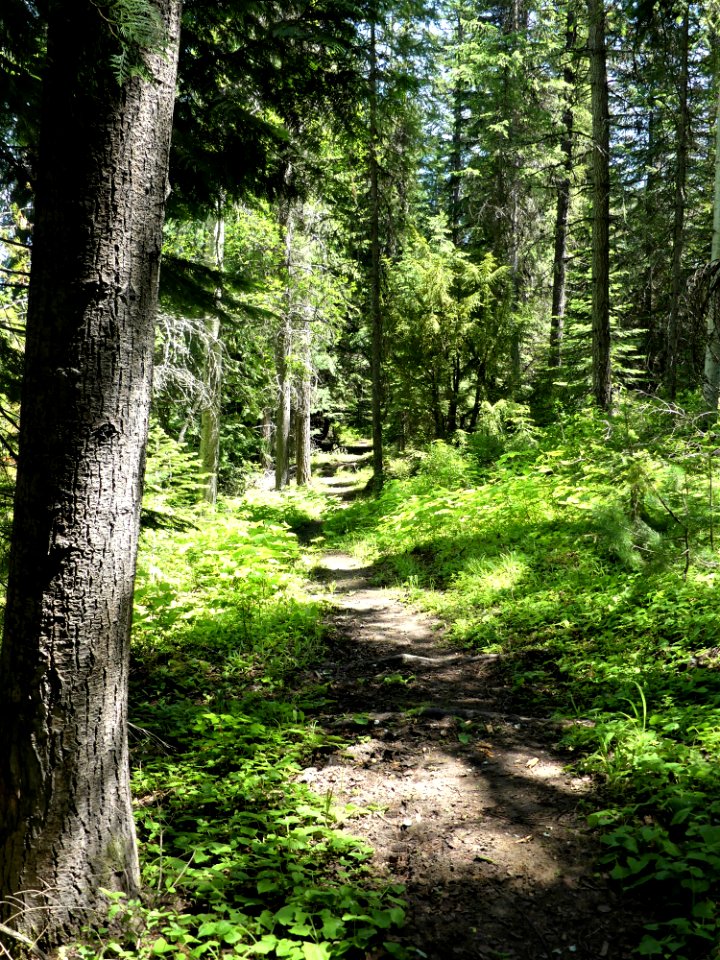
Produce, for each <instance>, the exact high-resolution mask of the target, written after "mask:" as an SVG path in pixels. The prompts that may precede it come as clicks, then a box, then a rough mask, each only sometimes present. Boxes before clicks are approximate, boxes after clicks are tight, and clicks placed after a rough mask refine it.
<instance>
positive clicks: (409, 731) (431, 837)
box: [301, 553, 642, 960]
mask: <svg viewBox="0 0 720 960" xmlns="http://www.w3.org/2000/svg"><path fill="white" fill-rule="evenodd" d="M370 574H371V571H370V570H368V569H363V567H362V565H361V563H360V562H359V561H357V560H355V559H353V558H352V557H349V556H347V555H345V554H340V553H333V554H329V555H327V556H325V557H324V558H323V560H322V563H321V567H320V569H319V571H318V580H319V581H320V582H322V584H323V587H322V588H321V589H323V590H324V591H325V592H326V593H328V592H329V595H330V597H331V600H332V604H333V607H332V612H331V614H330V617H329V623H330V626H331V628H332V634H333V659H332V661H331V662H330V661H329V662H328V663H326V664H325V665H324V677H325V679H326V680H328V682H329V688H330V695H331V696H332V697H333V699H334V701H335V703H336V712H335V713H334V714H333V715H332V716H328V717H326V718H324V723H326V724H327V725H328V726H329V727H331V728H332V729H333V730H334V731H335V732H338V730H340V731H341V732H342V733H343V735H344V736H345V737H346V738H347V739H348V740H349V742H350V745H349V746H348V747H347V748H346V749H343V750H342V751H339V752H337V753H335V754H331V755H330V756H327V757H324V758H323V760H322V761H319V762H318V765H317V766H313V767H310V768H308V769H306V770H305V771H304V772H303V773H302V777H301V779H302V780H303V781H305V782H306V783H308V784H309V785H310V786H311V787H312V788H313V789H314V790H315V791H317V792H318V793H320V794H322V795H325V794H327V795H331V796H332V799H333V802H334V804H335V805H336V806H337V808H338V809H343V808H344V807H345V805H346V804H352V805H354V806H355V807H356V808H359V809H360V811H361V812H359V813H352V812H351V813H350V814H349V815H347V816H346V818H345V822H344V829H346V830H347V831H348V832H350V833H352V834H353V835H355V836H361V837H364V838H366V839H367V840H368V841H369V842H370V844H371V845H372V846H373V847H374V849H375V868H376V870H377V871H378V872H379V873H380V875H381V876H385V877H387V878H388V879H389V880H392V881H393V882H401V883H404V884H406V888H407V893H406V897H407V901H408V904H409V911H408V922H407V926H406V928H405V930H404V931H403V935H402V937H401V938H400V939H401V940H402V942H403V943H404V944H406V945H407V946H411V947H414V948H416V949H417V950H418V951H419V956H421V957H422V956H425V957H428V958H431V960H435V958H438V960H440V958H442V960H447V958H449V957H452V958H457V960H470V958H472V960H500V958H506V960H530V958H532V960H539V958H548V960H554V958H555V957H567V958H571V957H574V958H591V957H592V958H608V960H625V958H628V957H632V956H633V955H634V951H633V944H636V943H637V942H638V940H639V936H640V928H641V925H642V921H641V920H640V919H639V918H638V908H637V905H636V904H635V905H633V904H631V903H629V902H628V900H627V898H622V900H621V899H620V896H619V892H618V891H617V890H615V889H613V888H612V887H611V886H610V885H609V884H608V882H607V880H606V879H605V877H604V876H603V874H602V873H600V872H598V869H597V867H596V865H595V864H596V861H597V854H598V849H597V845H596V841H595V838H594V837H593V835H592V834H591V833H590V831H589V830H588V828H587V827H586V825H585V820H584V816H583V814H582V811H581V810H580V809H579V808H580V806H581V805H582V803H583V801H584V800H586V799H587V797H588V796H589V794H590V793H591V791H592V789H593V785H592V783H591V782H590V781H589V780H588V779H587V778H584V777H578V776H575V775H573V774H572V773H570V772H568V770H567V768H566V767H567V757H564V756H563V755H562V752H561V751H560V749H559V748H558V747H557V745H556V741H557V740H558V738H559V734H560V731H559V729H558V727H557V726H556V725H555V724H553V723H552V722H551V721H549V720H543V719H542V718H530V717H525V716H518V715H516V714H513V712H512V708H511V702H510V695H509V691H508V690H507V688H506V686H505V685H504V683H503V679H502V675H501V666H502V664H501V662H500V661H499V658H498V657H493V656H472V655H467V654H465V653H464V652H461V653H458V652H457V651H453V650H452V649H451V648H450V647H448V645H447V644H445V643H444V642H443V638H442V630H441V629H440V627H439V624H437V623H436V622H434V621H433V620H432V619H430V618H429V617H427V616H424V615H423V614H420V613H417V612H414V611H413V610H412V609H411V608H409V607H408V606H407V605H406V604H404V603H402V602H401V598H400V597H399V595H398V594H397V593H395V592H393V591H390V590H387V589H380V588H377V587H374V586H372V584H371V582H370ZM330 585H332V589H330V590H329V587H330ZM337 711H342V715H340V716H338V712H337ZM320 763H322V764H324V765H320ZM377 956H379V955H373V960H375V958H376V957H377Z"/></svg>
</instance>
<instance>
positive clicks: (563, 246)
mask: <svg viewBox="0 0 720 960" xmlns="http://www.w3.org/2000/svg"><path fill="white" fill-rule="evenodd" d="M573 4H574V0H567V10H566V13H565V18H566V19H565V56H566V62H565V66H564V68H563V100H564V101H565V102H564V106H563V111H562V117H561V124H562V134H561V138H560V149H561V152H562V173H561V175H560V179H559V180H558V184H557V200H556V207H555V243H554V251H553V287H552V306H551V308H550V366H551V367H559V366H560V364H561V362H562V347H563V336H564V332H565V308H566V301H567V293H566V286H567V283H566V281H567V241H568V219H569V215H570V184H571V177H572V172H573V134H574V126H575V115H574V111H573V104H572V97H573V94H574V90H575V82H576V70H575V65H574V63H573V55H574V51H575V44H576V42H577V18H576V16H575V9H574V6H573Z"/></svg>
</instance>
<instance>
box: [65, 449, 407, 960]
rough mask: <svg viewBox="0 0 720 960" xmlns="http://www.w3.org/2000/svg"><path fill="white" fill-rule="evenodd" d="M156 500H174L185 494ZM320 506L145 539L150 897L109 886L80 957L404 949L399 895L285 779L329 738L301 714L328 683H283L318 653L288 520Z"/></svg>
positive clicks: (142, 778)
mask: <svg viewBox="0 0 720 960" xmlns="http://www.w3.org/2000/svg"><path fill="white" fill-rule="evenodd" d="M154 443H155V455H154V457H153V458H152V460H151V463H154V464H155V466H154V471H153V475H154V477H155V478H156V479H155V481H154V482H156V483H158V485H159V486H160V484H159V478H160V476H161V470H160V468H159V464H165V465H167V464H170V466H171V467H173V468H174V466H175V465H178V464H180V465H182V464H183V463H184V462H185V461H184V460H183V457H184V456H185V455H183V454H181V453H179V452H178V450H177V448H176V447H174V446H170V447H169V446H168V443H167V441H166V440H163V439H162V438H159V437H158V435H157V433H155V434H154ZM168 451H169V452H168ZM165 479H166V480H169V481H171V482H172V483H173V484H174V483H176V476H175V475H174V474H173V475H170V474H166V475H165ZM166 496H167V498H168V502H169V503H171V504H172V505H173V507H175V508H176V507H177V503H176V501H177V500H180V501H182V498H183V495H182V494H176V495H175V496H171V495H170V494H169V493H166ZM314 509H315V503H314V500H313V498H312V497H309V498H307V505H306V506H304V504H303V501H302V499H301V497H300V495H297V496H296V497H294V498H289V499H288V500H285V501H281V499H280V498H279V497H277V496H273V495H271V496H269V497H268V498H267V500H264V499H263V498H262V497H260V496H259V495H258V496H256V497H255V498H253V499H252V500H245V501H241V502H234V503H225V504H221V505H220V508H219V511H218V513H217V514H215V515H212V517H209V516H207V515H203V514H201V513H196V514H195V520H196V526H195V527H194V528H193V529H192V530H191V531H177V530H169V529H150V530H146V531H145V532H144V534H143V541H142V549H141V557H140V566H139V576H138V585H137V592H136V615H135V623H134V630H133V650H132V685H131V686H132V692H131V705H130V715H131V720H132V724H131V734H132V741H131V746H132V761H133V768H134V773H133V784H134V791H135V797H136V806H137V827H138V835H139V839H140V843H141V858H142V863H143V882H144V887H145V890H146V891H147V893H148V896H147V897H146V899H145V901H144V902H143V903H142V904H141V903H139V902H135V901H127V900H125V899H124V898H123V897H120V896H118V895H114V894H110V895H109V897H110V900H111V907H110V913H109V922H108V923H107V925H106V926H104V927H101V928H99V929H97V928H94V929H93V930H91V931H88V940H87V942H86V943H85V944H84V945H83V946H78V947H76V948H74V955H77V956H79V957H82V958H83V960H99V958H100V957H113V956H114V957H118V956H119V957H125V958H128V960H129V958H152V957H158V956H166V955H167V956H172V957H173V958H180V957H185V958H188V957H191V958H198V960H199V958H203V957H221V956H223V957H229V956H237V957H254V956H268V957H289V958H294V960H335V958H340V957H345V956H348V957H352V956H360V955H364V954H365V953H366V952H367V951H368V950H375V949H378V948H380V947H381V946H382V945H383V944H384V947H383V949H385V950H386V952H388V953H391V954H392V955H395V956H403V955H404V953H403V950H402V949H401V948H400V947H399V946H398V945H397V944H395V943H393V942H392V941H391V940H389V939H388V937H391V936H392V932H393V930H394V929H396V928H398V927H399V926H401V925H402V923H403V919H404V910H403V906H402V901H401V899H400V894H401V892H402V891H401V888H400V887H398V886H397V885H392V884H390V885H388V884H384V885H379V884H378V883H376V882H375V881H374V880H373V877H372V874H371V873H370V870H369V866H368V861H369V854H370V851H369V850H368V848H367V847H366V846H365V845H364V844H362V843H360V842H359V841H356V840H353V839H350V838H348V837H347V836H346V835H344V834H341V833H340V832H338V830H337V824H338V822H339V820H340V819H341V818H342V817H343V816H344V811H343V810H339V809H336V807H335V804H334V802H333V798H332V795H330V794H328V795H327V796H325V797H318V796H315V795H313V794H312V793H311V792H310V791H309V790H308V788H307V787H306V786H305V785H304V784H302V783H299V782H297V777H298V774H299V773H300V771H301V769H302V767H303V766H304V765H307V764H308V763H310V762H311V761H312V758H313V756H314V755H315V754H316V753H317V752H319V751H326V750H328V749H333V748H334V747H336V746H338V745H339V744H340V741H337V740H333V739H332V738H329V737H327V736H326V735H324V734H322V733H321V732H320V731H319V730H318V729H317V728H316V727H315V725H314V724H313V723H312V721H311V720H310V719H309V717H308V713H309V712H311V711H312V710H313V708H315V707H316V706H317V705H318V704H319V703H322V702H324V699H325V694H324V690H323V688H322V687H318V686H316V685H315V686H313V684H312V683H310V684H309V685H308V683H307V682H306V683H305V687H304V690H303V693H302V695H300V694H293V693H292V688H293V687H294V685H296V684H297V682H298V681H299V680H300V679H303V678H304V679H305V680H306V681H307V678H308V674H307V673H306V671H307V670H308V668H309V667H310V666H312V665H313V664H315V663H316V662H317V660H318V658H319V657H320V656H321V655H322V650H323V640H322V625H321V616H322V613H323V608H322V605H321V604H320V603H318V601H316V600H311V599H309V598H308V597H307V595H306V593H305V583H304V581H303V579H302V577H301V575H300V569H299V567H298V561H299V557H300V551H299V547H298V543H297V538H296V536H295V535H294V534H293V533H292V532H291V530H290V527H289V524H288V522H287V520H290V521H291V522H293V523H295V524H300V523H301V522H302V520H303V519H305V520H307V519H308V516H309V515H308V513H307V512H306V511H310V513H312V511H313V510H314Z"/></svg>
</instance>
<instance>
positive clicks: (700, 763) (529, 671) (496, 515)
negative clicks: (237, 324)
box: [326, 399, 720, 958]
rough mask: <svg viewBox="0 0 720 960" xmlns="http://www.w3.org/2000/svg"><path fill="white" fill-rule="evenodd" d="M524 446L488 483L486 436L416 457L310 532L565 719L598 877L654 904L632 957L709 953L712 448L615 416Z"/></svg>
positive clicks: (649, 415) (681, 423) (715, 755)
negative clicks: (589, 793) (596, 835)
mask: <svg viewBox="0 0 720 960" xmlns="http://www.w3.org/2000/svg"><path fill="white" fill-rule="evenodd" d="M527 429H528V433H529V438H530V439H529V441H526V440H523V441H522V442H521V443H519V445H518V449H507V447H506V448H505V450H504V451H503V450H502V447H501V446H498V447H497V448H495V449H492V455H493V457H494V458H495V465H494V467H493V468H490V467H489V466H488V459H489V458H488V457H487V456H486V455H485V451H486V450H487V445H488V439H487V437H480V438H478V440H473V439H472V438H469V439H468V442H467V445H466V446H467V450H466V453H465V454H464V455H463V454H461V453H460V452H459V451H458V450H457V449H453V448H447V447H444V446H441V445H438V444H435V445H433V447H432V449H431V451H430V452H429V454H428V455H427V457H426V459H425V461H424V462H423V465H422V466H421V468H420V470H419V471H418V473H417V474H416V475H414V476H410V477H407V478H405V479H402V480H393V481H390V482H389V483H388V484H387V486H386V489H385V490H384V491H383V494H382V496H381V497H380V498H379V499H378V500H376V501H374V502H372V503H366V502H357V503H355V504H353V505H351V506H350V507H349V508H348V509H346V510H344V511H343V512H342V514H341V515H338V516H337V517H335V518H333V519H331V521H330V522H329V523H328V524H327V525H326V530H327V531H328V532H329V533H330V534H331V535H337V534H341V535H345V534H347V532H352V533H353V535H354V538H355V539H356V540H357V541H358V546H359V548H360V549H362V550H363V551H364V552H365V553H366V554H367V555H368V558H369V559H372V560H374V561H376V562H377V563H379V565H380V567H381V569H382V570H383V571H384V574H383V575H384V577H385V578H387V579H389V580H390V581H391V582H401V583H404V584H405V585H406V587H409V589H410V591H411V593H412V595H413V596H414V597H415V598H416V599H417V600H419V601H420V602H421V603H422V604H423V605H424V606H426V607H427V608H428V609H429V610H432V611H434V612H435V613H436V614H438V615H439V616H441V617H442V618H443V619H444V620H446V621H447V622H448V624H449V629H450V635H451V636H453V637H454V638H455V640H456V642H457V643H459V644H461V645H463V646H467V647H471V648H480V649H483V650H489V651H496V652H501V653H502V658H501V661H500V662H501V663H502V665H503V669H504V672H505V676H506V679H507V682H508V684H509V685H510V687H511V688H512V690H513V691H514V698H515V703H516V707H517V709H518V711H522V712H530V713H532V712H535V711H537V712H538V713H539V714H540V715H543V716H547V714H548V712H554V713H555V715H556V716H557V717H558V718H562V719H563V720H564V721H565V724H566V730H567V732H566V734H565V736H564V745H565V747H566V748H567V749H568V750H569V751H570V752H571V754H572V755H574V756H575V757H576V758H577V763H578V765H579V766H580V767H581V768H582V769H584V770H586V771H590V772H592V773H593V774H594V775H595V776H597V777H598V778H600V779H601V780H602V781H603V783H604V785H605V792H604V796H603V800H602V801H600V802H602V803H604V807H603V809H600V810H597V811H596V812H595V813H594V814H593V816H592V818H591V822H592V823H593V825H594V826H596V827H597V828H598V830H600V832H601V837H602V840H603V843H604V845H605V847H606V849H607V857H606V863H607V867H608V869H609V870H610V871H611V874H612V876H613V878H615V879H616V880H617V881H618V882H619V883H622V884H624V885H625V886H627V887H635V886H641V887H645V888H647V890H648V891H649V892H652V895H653V897H655V898H657V899H658V900H659V901H662V902H663V903H664V905H665V909H664V919H663V920H662V922H660V923H659V924H658V925H656V927H654V928H652V929H648V932H647V935H646V937H645V939H644V940H643V942H642V944H641V945H640V947H639V948H638V955H640V956H642V955H648V956H667V957H669V956H673V957H677V958H690V957H700V956H705V955H707V952H708V950H709V948H710V945H711V944H713V943H716V942H717V940H718V938H719V937H720V910H718V906H717V904H718V899H719V897H720V802H718V799H717V798H718V796H720V773H719V771H720V735H719V734H718V730H719V729H720V652H719V650H718V647H717V596H718V590H720V564H719V563H718V559H717V552H716V551H717V543H716V540H717V537H716V532H715V530H714V524H715V501H716V498H717V497H716V492H715V488H716V485H717V462H716V453H715V451H716V449H717V437H716V436H705V435H703V434H700V433H698V432H696V431H695V429H694V427H693V420H692V417H690V416H687V417H686V416H684V415H683V414H682V411H680V410H678V409H677V408H669V407H666V406H664V405H662V404H659V403H657V404H650V403H645V404H639V403H637V402H634V401H629V400H627V399H626V400H623V401H622V403H621V404H620V406H619V409H618V411H617V412H616V413H615V414H614V415H613V417H611V418H610V419H606V418H603V417H601V416H600V415H599V414H598V413H597V412H593V411H591V412H589V413H582V414H578V415H575V416H572V417H566V418H563V419H561V420H560V421H559V422H558V424H557V425H556V426H555V427H553V428H551V429H547V430H545V431H542V432H540V431H537V430H536V429H535V428H533V427H532V425H531V424H529V423H528V424H527ZM490 438H492V433H491V434H490ZM474 444H477V447H476V448H475V449H474ZM477 449H479V450H480V451H482V453H483V456H482V457H481V458H480V459H481V460H482V463H483V473H482V474H478V472H477V458H476V456H477V455H476V453H475V450H477ZM498 454H499V455H498ZM473 477H475V478H478V477H481V478H482V479H481V482H478V481H477V479H476V480H475V482H474V484H473V481H472V478H473Z"/></svg>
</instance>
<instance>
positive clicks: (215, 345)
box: [200, 200, 225, 506]
mask: <svg viewBox="0 0 720 960" xmlns="http://www.w3.org/2000/svg"><path fill="white" fill-rule="evenodd" d="M222 205H223V201H222V200H221V201H220V202H219V204H218V213H217V217H216V219H215V222H214V224H213V232H212V254H211V256H212V262H213V266H214V267H215V269H216V270H217V272H218V277H219V278H222V271H223V267H224V264H225V219H224V216H223V212H222ZM222 297H223V288H222V280H221V279H219V280H218V284H217V286H216V288H215V305H216V308H217V309H216V310H215V312H214V313H212V314H210V315H209V316H207V317H206V318H205V332H206V334H207V355H206V357H205V375H204V380H205V384H204V385H205V402H204V404H203V408H202V410H201V413H200V463H201V466H202V471H203V474H204V475H205V483H204V489H203V496H204V499H205V500H206V501H207V503H209V504H211V505H212V506H214V505H215V503H216V502H217V492H218V467H219V465H220V408H221V395H222V356H223V355H222V341H221V338H220V327H221V324H220V308H221V306H222Z"/></svg>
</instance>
